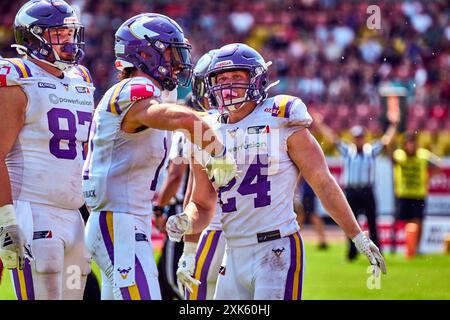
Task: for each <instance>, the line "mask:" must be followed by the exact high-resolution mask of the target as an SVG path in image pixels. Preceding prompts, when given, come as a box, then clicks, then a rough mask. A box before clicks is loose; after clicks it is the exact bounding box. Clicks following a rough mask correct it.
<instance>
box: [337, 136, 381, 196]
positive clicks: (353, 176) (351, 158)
mask: <svg viewBox="0 0 450 320" xmlns="http://www.w3.org/2000/svg"><path fill="white" fill-rule="evenodd" d="M336 147H337V149H338V150H339V152H340V153H341V154H342V156H343V157H344V173H343V183H344V186H345V187H346V188H367V187H373V185H374V183H375V158H376V157H377V156H378V155H379V154H380V153H381V151H382V150H383V147H384V145H383V143H382V142H381V141H376V142H374V143H366V144H364V146H363V148H362V152H359V153H358V152H357V148H356V145H355V144H353V143H345V142H343V141H339V142H338V143H337V145H336Z"/></svg>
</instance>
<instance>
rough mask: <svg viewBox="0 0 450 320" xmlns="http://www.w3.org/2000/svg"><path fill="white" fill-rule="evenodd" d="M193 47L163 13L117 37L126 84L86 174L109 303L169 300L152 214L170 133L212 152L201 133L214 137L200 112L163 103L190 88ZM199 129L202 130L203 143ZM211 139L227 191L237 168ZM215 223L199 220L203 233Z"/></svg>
mask: <svg viewBox="0 0 450 320" xmlns="http://www.w3.org/2000/svg"><path fill="white" fill-rule="evenodd" d="M190 48H191V46H190V45H189V43H188V42H187V41H186V40H185V38H184V33H183V31H182V29H181V28H180V26H179V25H178V24H177V23H176V22H175V21H173V20H172V19H170V18H168V17H166V16H163V15H159V14H154V13H145V14H140V15H137V16H135V17H133V18H130V19H129V20H127V21H126V22H124V23H123V24H122V25H121V26H120V27H119V29H118V30H117V32H116V43H115V54H116V57H117V60H116V67H117V68H118V69H119V70H121V71H122V73H121V78H122V81H120V82H119V83H118V84H116V85H114V86H113V87H112V88H110V89H109V90H108V91H107V92H106V94H105V95H104V97H103V99H102V100H101V101H100V103H99V105H98V107H97V108H96V111H95V114H94V119H93V124H92V129H91V134H90V139H89V152H88V158H87V161H86V163H85V167H84V169H83V190H84V195H85V198H86V203H87V205H88V206H90V207H91V209H92V212H91V215H90V217H89V220H88V223H87V227H86V242H87V245H88V247H89V250H90V252H91V253H92V255H93V258H94V259H95V261H96V262H97V264H98V265H99V266H100V268H101V269H102V271H103V273H104V275H105V276H106V277H107V279H108V281H107V282H108V283H109V286H103V288H102V290H103V292H102V298H103V299H112V298H114V299H125V300H128V299H161V293H160V290H159V285H158V279H157V271H156V265H155V261H154V259H153V254H152V245H151V242H150V232H151V216H150V214H151V213H152V205H151V199H152V198H153V196H154V191H155V188H156V184H157V179H158V175H159V172H160V170H161V168H162V166H163V164H164V162H165V159H166V157H167V152H168V150H169V142H170V139H171V133H170V131H173V130H176V129H184V130H185V131H186V132H188V136H190V137H191V139H193V140H195V142H196V143H197V144H198V145H199V146H200V147H202V148H205V147H206V146H208V143H207V141H205V140H206V139H205V140H203V139H202V137H201V134H202V132H205V131H207V130H210V127H209V126H208V125H207V124H206V123H205V122H203V121H201V119H200V118H199V117H198V116H197V115H196V114H195V113H194V112H193V111H192V110H189V109H188V108H186V107H182V106H178V105H175V104H171V103H165V102H166V101H167V100H166V101H164V100H163V95H164V94H165V95H166V96H168V97H170V94H168V92H175V91H174V90H175V89H176V86H177V85H182V86H187V85H189V81H190V76H191V70H192V65H191V62H190ZM195 127H200V128H201V131H200V132H197V136H196V137H194V131H195V130H194V129H195ZM211 137H212V140H213V142H212V143H211V145H212V150H213V153H212V154H213V155H214V156H213V157H210V161H209V165H210V168H211V170H210V171H209V173H210V174H211V176H213V177H214V179H215V180H216V181H218V183H219V184H221V185H224V184H226V183H228V181H230V180H231V177H233V176H234V175H235V173H236V172H235V169H236V165H235V162H234V160H233V159H232V157H231V155H230V153H227V152H226V149H225V148H224V146H223V145H222V144H221V142H220V141H219V140H218V139H217V136H215V135H214V134H212V135H211ZM214 151H215V152H214ZM199 210H200V213H199V216H202V217H203V216H204V214H203V213H202V212H203V209H201V208H200V209H199ZM208 216H209V213H208V214H206V217H208ZM207 222H208V221H207V220H206V219H205V221H199V225H200V227H201V228H203V227H205V226H206V225H207ZM196 230H197V232H200V231H201V229H199V228H197V229H196ZM194 231H195V230H194Z"/></svg>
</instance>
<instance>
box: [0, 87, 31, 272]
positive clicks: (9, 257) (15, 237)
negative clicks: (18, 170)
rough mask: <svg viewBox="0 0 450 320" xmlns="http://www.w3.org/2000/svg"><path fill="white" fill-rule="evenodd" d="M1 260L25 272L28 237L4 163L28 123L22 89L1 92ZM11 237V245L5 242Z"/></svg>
mask: <svg viewBox="0 0 450 320" xmlns="http://www.w3.org/2000/svg"><path fill="white" fill-rule="evenodd" d="M0 101H1V102H0V108H1V110H2V116H1V117H0V134H1V136H2V139H1V142H0V157H1V161H0V190H1V192H0V258H1V259H2V261H3V264H4V266H5V267H7V268H10V269H14V268H19V269H23V267H24V261H25V253H24V245H25V237H24V235H23V233H22V231H21V229H20V227H19V226H18V223H17V219H16V213H15V210H14V207H13V205H12V204H13V200H12V193H11V183H10V179H9V174H8V169H7V167H6V163H5V159H6V155H7V154H8V152H9V151H10V150H11V148H12V146H13V145H14V142H15V141H16V139H17V136H18V135H19V132H20V130H21V129H22V127H23V125H24V122H25V110H26V106H27V102H28V101H27V96H26V95H25V93H24V92H23V91H22V89H21V88H20V87H19V86H11V87H4V88H0ZM6 236H8V237H9V239H10V240H9V241H5V240H6Z"/></svg>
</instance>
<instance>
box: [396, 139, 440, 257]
mask: <svg viewBox="0 0 450 320" xmlns="http://www.w3.org/2000/svg"><path fill="white" fill-rule="evenodd" d="M392 161H393V163H394V193H395V205H396V212H395V221H396V222H397V221H406V222H412V223H415V224H417V227H418V235H417V239H416V240H417V242H416V248H417V249H418V251H420V248H419V244H420V239H421V235H422V223H423V218H424V210H425V200H426V197H427V194H428V188H427V186H428V170H429V167H431V170H432V171H436V170H437V169H438V168H439V158H438V157H437V156H436V155H434V154H433V153H431V152H430V151H428V150H426V149H423V148H418V147H417V140H416V135H415V134H407V135H406V136H405V139H404V144H403V148H399V149H397V150H395V151H394V152H393V154H392ZM394 230H396V228H394ZM394 236H395V231H394ZM393 243H394V244H395V241H393ZM392 251H393V252H395V247H394V248H393V249H392Z"/></svg>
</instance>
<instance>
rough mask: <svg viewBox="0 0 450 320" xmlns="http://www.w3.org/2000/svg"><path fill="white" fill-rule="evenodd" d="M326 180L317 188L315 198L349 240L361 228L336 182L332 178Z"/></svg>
mask: <svg viewBox="0 0 450 320" xmlns="http://www.w3.org/2000/svg"><path fill="white" fill-rule="evenodd" d="M327 180H328V182H325V183H323V184H322V186H321V187H320V188H318V190H319V191H318V194H317V196H318V197H319V199H320V201H321V202H322V205H323V207H324V209H325V210H326V211H327V212H328V213H329V214H330V216H331V217H332V218H333V220H334V221H335V222H336V223H337V224H338V225H339V226H340V227H341V228H342V230H343V231H344V232H345V234H346V235H347V236H348V237H349V238H353V237H354V236H356V235H357V234H358V233H360V232H361V228H360V227H359V225H358V222H357V221H356V219H355V216H354V214H353V212H352V209H351V208H350V206H349V204H348V202H347V199H346V198H345V196H344V193H343V192H342V190H341V189H340V187H339V186H338V184H337V182H336V180H335V179H334V178H333V177H332V176H330V177H329V178H328V179H327Z"/></svg>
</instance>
